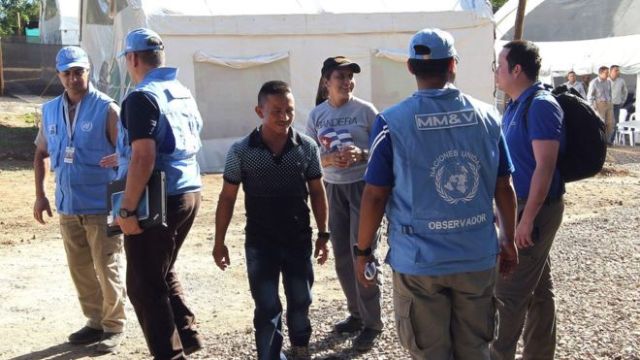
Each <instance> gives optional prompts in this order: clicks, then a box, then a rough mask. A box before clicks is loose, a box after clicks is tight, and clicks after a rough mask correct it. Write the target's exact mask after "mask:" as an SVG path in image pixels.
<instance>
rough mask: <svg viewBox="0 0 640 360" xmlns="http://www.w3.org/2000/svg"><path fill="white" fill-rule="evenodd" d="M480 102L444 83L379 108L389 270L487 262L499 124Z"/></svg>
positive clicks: (459, 267) (477, 266)
mask: <svg viewBox="0 0 640 360" xmlns="http://www.w3.org/2000/svg"><path fill="white" fill-rule="evenodd" d="M490 112H491V109H490V108H489V106H488V105H486V104H484V103H481V102H479V101H477V100H475V99H472V98H470V97H468V96H466V95H463V94H461V93H460V91H459V90H457V89H455V88H453V87H450V88H445V89H438V90H421V91H417V92H416V93H415V94H414V95H413V96H411V97H409V98H407V99H406V100H404V101H402V102H401V103H399V104H397V105H395V106H393V107H391V108H389V109H387V110H385V111H383V112H382V114H381V116H382V117H383V118H384V120H386V122H387V124H388V129H389V134H390V136H391V142H392V146H393V172H394V175H395V177H394V178H395V182H394V186H393V189H392V194H391V197H390V199H389V201H388V203H387V209H386V213H387V217H388V219H389V245H390V246H389V247H390V250H389V254H388V255H387V261H388V262H389V263H390V265H391V266H392V268H393V269H394V270H395V271H398V272H400V273H405V274H412V275H443V274H449V273H459V272H467V271H480V270H486V269H488V268H491V267H492V266H495V262H496V254H497V253H498V241H497V237H496V229H495V226H494V215H493V197H494V191H495V185H496V178H497V173H498V164H499V147H498V143H499V139H500V127H499V124H498V121H497V119H496V118H495V116H494V115H491V114H490Z"/></svg>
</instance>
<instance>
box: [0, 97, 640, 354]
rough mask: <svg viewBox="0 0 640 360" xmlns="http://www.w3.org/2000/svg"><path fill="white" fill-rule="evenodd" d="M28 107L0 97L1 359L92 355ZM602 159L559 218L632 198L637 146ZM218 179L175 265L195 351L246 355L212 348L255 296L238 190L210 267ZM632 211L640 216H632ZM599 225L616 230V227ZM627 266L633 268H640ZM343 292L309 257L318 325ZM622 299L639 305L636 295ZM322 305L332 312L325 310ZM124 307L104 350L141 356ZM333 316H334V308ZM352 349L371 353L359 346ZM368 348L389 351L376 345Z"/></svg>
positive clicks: (238, 326) (211, 181) (247, 315)
mask: <svg viewBox="0 0 640 360" xmlns="http://www.w3.org/2000/svg"><path fill="white" fill-rule="evenodd" d="M32 112H33V107H32V106H30V105H21V104H15V103H13V102H9V101H7V100H6V99H4V100H0V214H1V215H0V270H1V271H0V359H16V360H17V359H21V360H22V359H60V360H61V359H84V358H91V357H96V356H98V354H96V353H95V352H94V350H93V348H92V347H73V346H70V345H68V344H66V338H67V336H68V334H69V333H71V332H73V331H75V330H77V329H78V328H79V327H81V326H82V325H83V321H84V320H83V318H82V314H81V313H80V309H79V305H78V302H77V299H76V296H75V290H74V288H73V284H72V282H71V279H70V277H69V273H68V268H67V265H66V259H65V254H64V250H63V246H62V240H61V237H60V235H59V231H58V225H57V220H58V218H57V216H56V215H55V214H54V217H53V218H51V219H49V221H48V223H47V224H46V225H44V226H42V225H39V224H37V223H36V222H35V221H34V220H33V216H32V204H33V200H34V186H33V172H32V164H31V161H30V159H31V156H32V140H33V137H34V136H35V128H34V127H33V125H32V123H33V121H37V116H34V115H28V114H29V113H32ZM25 114H27V115H25ZM30 119H32V120H30ZM33 119H35V120H33ZM610 160H612V161H614V162H615V164H614V163H610V164H608V165H607V169H606V171H605V172H604V174H603V175H601V176H598V177H595V178H593V179H589V180H586V181H581V182H578V183H575V184H569V186H568V195H567V210H566V212H565V223H568V222H572V221H581V220H586V221H589V219H595V218H598V217H600V216H602V215H603V214H607V213H608V212H610V211H613V210H616V209H626V208H638V207H639V206H640V167H637V166H633V165H631V166H627V165H624V166H623V165H620V164H625V163H640V152H639V151H637V150H636V149H631V148H618V149H615V150H614V151H612V152H611V154H610ZM221 182H222V180H221V176H220V175H205V176H204V189H203V202H202V206H201V211H200V214H199V216H198V218H197V221H196V223H195V225H194V228H193V229H192V231H191V234H190V236H189V238H188V239H187V241H186V244H185V246H184V248H183V250H182V252H181V255H180V257H179V259H178V262H177V269H178V273H179V274H180V276H181V278H182V280H183V282H184V285H185V288H186V293H187V297H188V299H189V301H190V303H191V304H192V306H193V310H194V312H195V314H196V316H197V318H198V322H199V326H200V329H201V332H202V334H203V335H204V336H205V340H206V343H207V347H206V348H205V351H203V352H201V353H198V354H197V355H196V356H194V357H193V358H200V359H226V358H237V359H248V358H251V357H252V356H253V355H252V354H253V353H252V352H251V351H252V344H250V345H249V346H248V349H249V350H248V351H247V350H246V349H240V348H238V349H237V352H236V353H235V355H233V356H230V355H220V354H218V353H216V351H217V350H215V349H217V348H220V347H223V346H225V345H224V344H229V345H228V346H229V347H232V348H233V347H236V346H238V345H237V343H238V342H237V341H236V340H237V338H242V339H245V340H247V341H251V340H252V335H251V334H252V331H253V330H252V321H251V319H252V315H253V302H252V299H251V296H250V294H249V290H248V282H247V279H246V271H245V263H244V257H243V226H244V215H243V214H244V212H243V209H242V208H243V201H242V198H240V199H239V200H238V202H237V204H236V212H235V216H234V218H233V222H232V225H231V227H230V229H229V232H228V237H227V239H228V240H227V242H228V245H229V246H230V252H231V259H232V266H231V267H230V268H229V269H228V270H227V271H226V272H224V273H223V272H221V271H220V270H218V269H217V268H216V267H215V265H214V263H213V260H212V257H211V255H210V254H211V247H212V241H213V240H212V239H213V229H214V224H213V219H214V210H215V206H216V199H217V194H218V192H219V190H220V188H221ZM47 194H48V195H49V198H50V200H51V201H52V202H53V183H52V179H51V177H48V181H47ZM631 221H635V223H636V224H639V223H640V221H639V219H638V217H635V219H631ZM635 228H636V229H637V226H636V227H635ZM600 235H601V236H611V237H615V235H616V234H615V233H611V234H600ZM631 255H632V256H633V257H634V258H635V259H636V261H635V262H633V263H632V265H633V266H637V264H638V261H637V259H638V258H637V254H631ZM633 271H634V273H636V274H637V273H638V269H635V270H633ZM603 285H604V286H606V285H605V284H603ZM637 289H638V288H637V284H636V290H637ZM612 291H615V289H612ZM637 294H638V293H636V295H637ZM341 299H342V293H341V290H340V287H339V284H338V281H337V278H336V276H335V272H334V270H333V262H332V261H331V260H330V261H329V262H328V263H327V264H326V265H325V266H323V267H319V266H316V283H315V285H314V303H313V305H312V317H313V322H314V325H317V327H318V328H320V329H324V328H327V327H328V326H329V325H330V323H329V320H333V319H334V318H335V317H336V315H333V314H334V313H338V314H340V313H341V311H342V310H344V309H343V308H342V305H341V304H342V301H341ZM629 305H630V306H637V305H638V303H637V299H636V300H632V301H631V303H630V304H629ZM329 309H330V312H331V314H332V315H331V316H327V315H325V311H328V310H329ZM127 316H128V317H129V322H128V327H127V332H126V340H125V342H124V344H123V347H122V351H121V352H120V353H119V354H116V355H107V356H104V357H106V358H113V359H139V358H146V357H147V356H148V355H147V350H146V346H145V343H144V338H143V337H142V334H141V332H140V329H139V326H138V324H137V320H136V318H135V314H134V312H133V309H132V308H131V305H130V304H127ZM337 316H338V318H339V316H341V315H337ZM584 316H589V314H584ZM329 318H331V319H329ZM392 318H393V317H392V315H391V314H387V315H386V319H385V321H386V323H387V331H389V332H391V333H393V332H394V330H393V320H392ZM633 326H634V327H635V328H636V330H637V329H638V326H639V325H638V324H637V323H636V324H635V325H633ZM559 333H560V330H559ZM391 336H393V335H391ZM569 336H571V335H569ZM629 336H632V337H633V336H639V335H638V332H637V331H636V332H635V335H634V334H633V333H632V334H629ZM635 341H636V342H637V338H636V340H635ZM213 344H215V345H213ZM209 347H211V348H210V349H208V348H209ZM637 351H638V349H632V353H635V354H637V353H638V352H637ZM329 358H351V357H350V355H344V356H343V357H338V356H334V357H327V359H329ZM358 358H362V359H368V358H370V357H368V356H367V355H363V356H362V357H358ZM371 358H373V357H371ZM375 358H379V359H395V358H397V357H388V356H384V355H381V356H377V355H376V357H375ZM571 358H573V357H571ZM598 358H600V357H598ZM607 358H608V357H607ZM594 359H595V357H594Z"/></svg>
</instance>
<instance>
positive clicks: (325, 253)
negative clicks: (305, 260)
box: [313, 239, 329, 265]
mask: <svg viewBox="0 0 640 360" xmlns="http://www.w3.org/2000/svg"><path fill="white" fill-rule="evenodd" d="M327 242H329V239H316V249H315V251H314V252H313V257H314V258H316V260H317V261H318V264H320V265H324V263H325V262H326V261H327V259H328V258H329V247H328V246H327Z"/></svg>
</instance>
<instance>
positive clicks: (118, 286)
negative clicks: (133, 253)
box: [60, 214, 126, 333]
mask: <svg viewBox="0 0 640 360" xmlns="http://www.w3.org/2000/svg"><path fill="white" fill-rule="evenodd" d="M106 229H107V216H106V215H62V214H60V232H61V233H62V239H63V241H64V249H65V251H66V253H67V262H68V264H69V272H70V273H71V279H72V280H73V284H74V285H75V287H76V290H77V292H78V299H79V300H80V307H81V308H82V312H83V313H84V315H85V316H86V317H87V319H88V321H87V326H89V327H91V328H94V329H102V330H103V331H105V332H111V333H120V332H122V331H123V330H124V325H125V321H126V318H125V313H124V301H125V297H126V291H125V287H124V281H125V278H124V276H123V275H124V266H123V265H124V264H123V257H124V254H123V247H122V237H120V236H114V237H108V236H107V230H106Z"/></svg>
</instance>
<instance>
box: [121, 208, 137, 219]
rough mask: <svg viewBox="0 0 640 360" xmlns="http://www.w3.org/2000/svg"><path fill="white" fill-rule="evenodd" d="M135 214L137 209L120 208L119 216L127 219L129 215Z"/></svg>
mask: <svg viewBox="0 0 640 360" xmlns="http://www.w3.org/2000/svg"><path fill="white" fill-rule="evenodd" d="M133 215H136V211H135V210H127V209H125V208H120V210H118V216H120V218H122V219H126V218H128V217H129V216H133Z"/></svg>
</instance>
